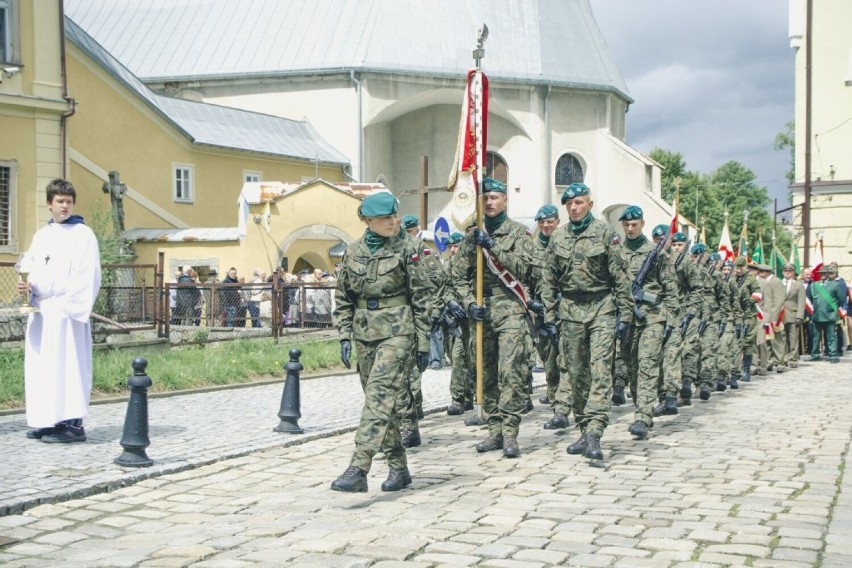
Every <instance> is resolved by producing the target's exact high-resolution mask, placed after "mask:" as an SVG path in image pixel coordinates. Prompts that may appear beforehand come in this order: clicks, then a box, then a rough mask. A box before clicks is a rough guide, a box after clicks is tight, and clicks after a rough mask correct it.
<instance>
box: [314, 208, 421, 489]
mask: <svg viewBox="0 0 852 568" xmlns="http://www.w3.org/2000/svg"><path fill="white" fill-rule="evenodd" d="M397 210H398V203H397V200H396V198H395V197H394V196H393V195H391V194H390V193H388V192H380V193H374V194H371V195H369V196H367V197H366V198H365V199H364V201H363V202H362V204H361V207H360V208H359V209H358V213H359V216H360V217H361V218H362V219H363V220H364V221H365V222H366V224H367V230H366V231H365V233H364V236H363V237H362V238H360V239H358V240H357V241H355V242H353V243H352V244H350V245H349V248H348V249H347V251H346V254H345V256H344V257H343V269H342V271H341V273H340V278H339V279H338V281H337V290H336V292H335V301H336V307H335V310H334V319H335V322H336V324H337V329H338V332H339V335H340V360H341V361H342V362H343V365H344V366H346V367H347V368H349V366H350V360H351V357H352V342H353V341H354V342H355V352H356V353H357V355H358V374H359V375H360V378H361V387H362V388H363V389H364V408H363V410H362V411H361V421H360V423H359V425H358V432H357V434H356V435H355V452H354V454H353V456H352V461H351V462H350V465H349V467H348V468H347V469H346V471H344V472H343V474H342V475H341V476H340V477H338V478H337V479H336V480H335V481H334V482H333V483H332V484H331V488H332V489H334V490H335V491H348V492H364V491H367V472H369V471H370V466H371V465H372V461H373V457H374V456H375V455H376V454H377V453H379V452H382V453H384V455H385V457H386V458H387V460H388V467H389V468H390V472H389V474H388V478H387V480H386V481H385V482H384V483H382V490H383V491H398V490H400V489H402V488H403V487H406V486H408V485H410V484H411V475H410V473H409V471H408V464H407V461H406V457H405V449H404V448H403V447H402V441H401V439H400V436H399V419H400V417H399V414H398V412H397V401H398V399H400V398H401V397H403V396H405V395H404V393H405V383H406V377H407V376H408V374H409V373H410V372H411V367H412V366H414V365H416V366H417V367H418V368H419V369H420V370H422V369H424V368H425V367H426V365H428V363H429V320H428V313H427V308H428V302H429V295H430V284H429V280H428V277H427V275H426V274H424V269H423V267H422V264H421V263H420V256H419V252H418V250H417V247H416V245H415V243H414V241H412V240H411V239H410V238H409V237H408V236H407V235H406V234H405V233H404V232H403V231H401V230H400V228H399V217H398V215H397ZM415 353H416V355H415Z"/></svg>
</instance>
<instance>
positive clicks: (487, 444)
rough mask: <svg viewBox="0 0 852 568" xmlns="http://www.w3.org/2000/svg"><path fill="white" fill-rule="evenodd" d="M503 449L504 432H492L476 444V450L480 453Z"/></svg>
mask: <svg viewBox="0 0 852 568" xmlns="http://www.w3.org/2000/svg"><path fill="white" fill-rule="evenodd" d="M502 449H503V434H492V435H490V436H488V437H487V438H485V439H484V440H483V441H481V442H479V443H478V444H476V451H477V452H479V453H483V452H493V451H495V450H502Z"/></svg>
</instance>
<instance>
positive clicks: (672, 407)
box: [663, 396, 677, 416]
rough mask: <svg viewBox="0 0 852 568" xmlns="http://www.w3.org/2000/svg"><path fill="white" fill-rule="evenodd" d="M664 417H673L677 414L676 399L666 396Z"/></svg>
mask: <svg viewBox="0 0 852 568" xmlns="http://www.w3.org/2000/svg"><path fill="white" fill-rule="evenodd" d="M665 406H666V408H665V411H663V414H664V415H665V416H675V415H676V414H677V399H676V398H675V397H673V396H667V397H666V401H665Z"/></svg>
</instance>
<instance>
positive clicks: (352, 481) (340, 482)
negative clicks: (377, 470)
mask: <svg viewBox="0 0 852 568" xmlns="http://www.w3.org/2000/svg"><path fill="white" fill-rule="evenodd" d="M331 488H332V489H333V490H334V491H345V492H347V493H366V492H367V472H365V471H364V470H363V469H360V468H357V467H355V466H352V465H350V466H349V467H347V468H346V471H344V472H343V473H342V474H341V475H340V477H338V478H337V479H335V480H334V481H332V482H331Z"/></svg>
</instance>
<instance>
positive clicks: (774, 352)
mask: <svg viewBox="0 0 852 568" xmlns="http://www.w3.org/2000/svg"><path fill="white" fill-rule="evenodd" d="M757 270H758V272H759V273H760V277H761V278H763V280H764V282H766V285H765V286H764V289H763V311H764V313H765V314H766V318H767V319H766V320H765V323H768V324H770V325H772V326H773V328H774V331H775V337H773V338H772V339H769V338H767V343H768V344H769V345H768V347H769V349H768V355H769V364H768V365H767V366H766V370H767V371H772V369H775V372H776V373H781V372H782V371H783V363H782V361H783V359H784V334H783V333H779V332H780V331H781V330H782V329H783V326H778V325H776V324H777V323H778V322H779V319H781V310H783V309H784V296H785V291H784V285H783V284H782V283H781V280H779V279H778V277H777V276H775V274H774V273H773V272H772V268H771V267H770V266H769V265H767V264H759V265H758V266H757Z"/></svg>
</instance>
